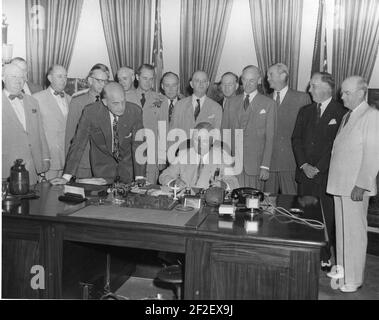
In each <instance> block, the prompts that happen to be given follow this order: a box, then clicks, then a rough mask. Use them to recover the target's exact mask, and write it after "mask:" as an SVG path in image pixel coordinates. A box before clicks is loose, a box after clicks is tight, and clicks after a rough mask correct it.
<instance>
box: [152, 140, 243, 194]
mask: <svg viewBox="0 0 379 320" xmlns="http://www.w3.org/2000/svg"><path fill="white" fill-rule="evenodd" d="M213 151H214V152H213ZM207 159H208V163H205V164H204V165H203V166H200V164H199V155H198V154H197V152H196V150H195V149H194V148H193V147H190V148H189V149H183V150H180V151H179V154H178V157H177V158H176V161H175V163H173V164H171V165H170V166H169V167H168V168H167V169H165V170H164V171H163V172H162V174H161V175H160V177H159V182H160V183H161V184H162V185H167V184H168V183H169V182H170V181H172V180H173V179H177V178H180V179H182V180H183V181H184V182H185V183H186V184H187V186H189V187H197V188H208V187H209V182H210V181H212V182H213V180H214V176H215V172H216V170H217V169H220V170H219V176H218V177H216V178H215V180H222V181H224V182H225V183H227V184H228V185H229V188H230V189H231V190H233V189H236V188H238V187H239V184H238V180H237V178H236V177H235V173H234V172H233V170H232V168H231V167H230V164H231V163H232V158H231V157H230V155H229V154H227V153H226V152H225V151H222V150H221V148H219V147H214V148H213V149H212V150H211V152H209V153H208V155H207ZM225 168H229V169H230V171H231V172H226V171H225ZM231 173H232V174H231ZM233 173H234V174H233Z"/></svg>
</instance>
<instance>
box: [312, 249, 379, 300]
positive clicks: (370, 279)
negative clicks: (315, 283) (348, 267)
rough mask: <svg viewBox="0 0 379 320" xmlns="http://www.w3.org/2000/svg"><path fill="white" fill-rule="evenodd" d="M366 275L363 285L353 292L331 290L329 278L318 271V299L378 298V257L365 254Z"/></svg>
mask: <svg viewBox="0 0 379 320" xmlns="http://www.w3.org/2000/svg"><path fill="white" fill-rule="evenodd" d="M365 272H366V276H365V282H364V285H363V287H361V288H360V289H359V290H358V291H357V292H354V293H342V292H341V291H339V290H333V289H332V287H331V285H330V278H328V277H327V276H326V274H325V273H324V272H322V271H321V273H320V286H319V295H318V298H319V300H379V257H378V256H373V255H369V254H368V255H367V260H366V270H365Z"/></svg>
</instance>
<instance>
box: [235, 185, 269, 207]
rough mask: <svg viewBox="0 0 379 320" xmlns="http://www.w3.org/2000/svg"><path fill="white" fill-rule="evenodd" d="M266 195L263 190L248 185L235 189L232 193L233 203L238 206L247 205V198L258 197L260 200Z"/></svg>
mask: <svg viewBox="0 0 379 320" xmlns="http://www.w3.org/2000/svg"><path fill="white" fill-rule="evenodd" d="M264 197H265V195H264V194H263V192H262V191H260V190H258V189H254V188H247V187H245V188H238V189H234V190H233V191H232V194H231V198H232V201H233V203H235V204H236V205H237V206H238V207H241V206H246V198H258V199H259V201H263V200H264Z"/></svg>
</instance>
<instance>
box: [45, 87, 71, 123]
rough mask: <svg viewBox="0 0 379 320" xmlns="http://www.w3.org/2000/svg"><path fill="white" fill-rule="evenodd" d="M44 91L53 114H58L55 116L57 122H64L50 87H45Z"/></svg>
mask: <svg viewBox="0 0 379 320" xmlns="http://www.w3.org/2000/svg"><path fill="white" fill-rule="evenodd" d="M46 92H47V99H48V103H49V107H50V106H51V108H53V109H54V113H55V114H57V115H58V114H59V116H57V119H58V120H59V122H61V123H65V117H64V116H63V113H62V110H61V108H60V107H59V106H58V102H57V100H55V98H54V96H53V94H52V93H51V91H50V89H46ZM66 101H67V98H66Z"/></svg>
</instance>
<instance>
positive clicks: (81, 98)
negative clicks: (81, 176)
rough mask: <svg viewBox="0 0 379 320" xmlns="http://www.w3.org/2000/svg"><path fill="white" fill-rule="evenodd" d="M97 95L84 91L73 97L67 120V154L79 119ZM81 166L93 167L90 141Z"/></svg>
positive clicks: (85, 167) (84, 167)
mask: <svg viewBox="0 0 379 320" xmlns="http://www.w3.org/2000/svg"><path fill="white" fill-rule="evenodd" d="M95 101H96V96H95V95H93V94H92V93H91V92H90V91H87V92H82V93H81V94H80V95H76V96H75V97H73V98H72V100H71V102H70V105H69V107H68V115H67V122H66V135H65V154H66V155H67V153H68V150H69V149H70V145H71V141H72V139H73V138H74V136H75V132H76V128H77V127H78V123H79V119H80V117H81V115H82V112H83V109H84V107H85V106H87V105H89V104H91V103H94V102H95ZM79 168H83V169H91V164H90V162H89V143H87V145H86V147H85V149H84V152H83V156H82V158H81V159H80V163H79Z"/></svg>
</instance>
